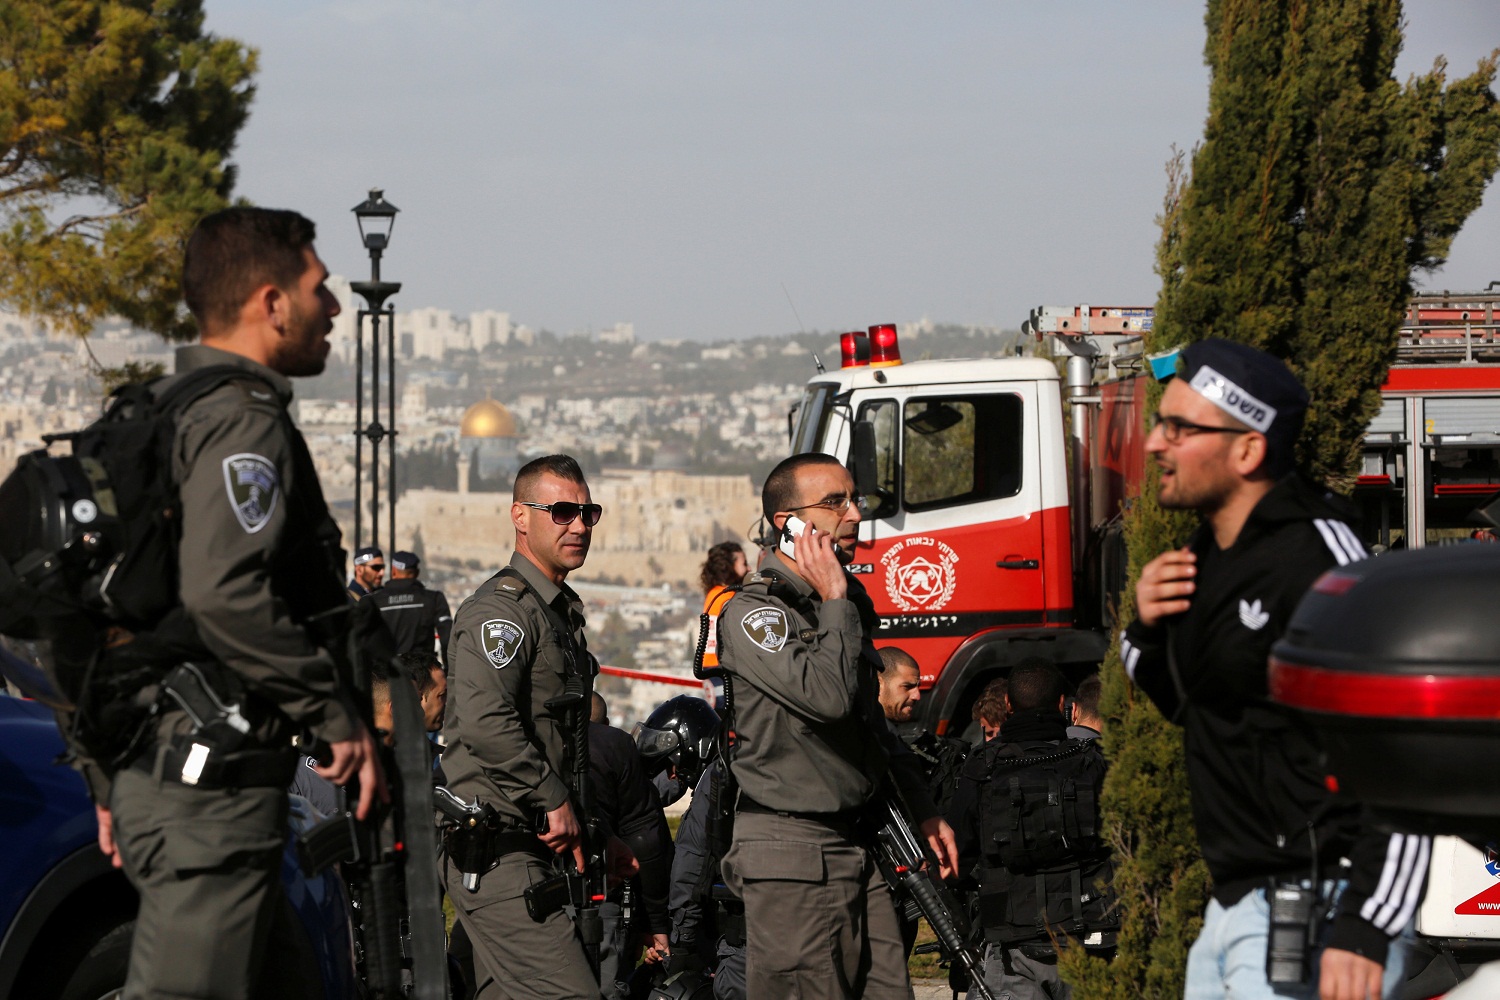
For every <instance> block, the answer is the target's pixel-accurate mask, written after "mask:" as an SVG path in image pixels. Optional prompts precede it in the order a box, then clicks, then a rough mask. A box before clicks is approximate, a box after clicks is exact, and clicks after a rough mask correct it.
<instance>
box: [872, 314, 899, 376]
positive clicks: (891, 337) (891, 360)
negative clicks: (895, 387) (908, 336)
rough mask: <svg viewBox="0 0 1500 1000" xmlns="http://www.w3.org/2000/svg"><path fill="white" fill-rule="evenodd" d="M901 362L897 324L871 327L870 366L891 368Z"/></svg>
mask: <svg viewBox="0 0 1500 1000" xmlns="http://www.w3.org/2000/svg"><path fill="white" fill-rule="evenodd" d="M900 363H901V345H900V344H898V343H896V324H894V323H882V324H880V325H879V326H872V327H870V367H871V368H889V367H891V366H892V365H899V364H900Z"/></svg>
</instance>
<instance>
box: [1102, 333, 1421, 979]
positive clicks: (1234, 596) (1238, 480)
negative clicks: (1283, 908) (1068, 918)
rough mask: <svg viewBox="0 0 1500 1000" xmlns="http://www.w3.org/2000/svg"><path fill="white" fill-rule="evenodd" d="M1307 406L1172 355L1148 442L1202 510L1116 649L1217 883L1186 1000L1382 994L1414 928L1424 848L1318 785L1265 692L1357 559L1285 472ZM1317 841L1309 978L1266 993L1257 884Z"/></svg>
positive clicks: (1214, 357)
mask: <svg viewBox="0 0 1500 1000" xmlns="http://www.w3.org/2000/svg"><path fill="white" fill-rule="evenodd" d="M1307 402H1308V397H1307V392H1306V390H1305V389H1303V388H1302V386H1301V385H1300V384H1299V383H1298V382H1297V380H1296V378H1295V377H1294V376H1293V375H1292V373H1291V372H1290V371H1289V370H1287V368H1286V366H1285V365H1283V364H1282V363H1281V362H1280V361H1278V360H1276V359H1275V358H1272V357H1271V356H1270V355H1268V354H1264V353H1262V352H1260V351H1257V350H1254V349H1253V348H1250V347H1246V346H1245V345H1242V344H1234V343H1230V342H1227V341H1222V340H1208V341H1203V342H1200V343H1197V344H1193V345H1192V346H1190V347H1188V348H1187V349H1186V350H1185V351H1184V352H1183V372H1182V374H1181V375H1180V376H1179V377H1177V378H1176V379H1174V380H1173V381H1172V382H1171V384H1169V385H1168V387H1167V391H1166V393H1165V395H1164V396H1163V397H1162V401H1161V408H1160V412H1159V413H1158V414H1157V416H1156V422H1155V427H1154V428H1153V429H1152V431H1151V435H1150V437H1149V438H1148V439H1147V442H1146V449H1147V451H1148V452H1150V453H1151V455H1152V456H1153V457H1154V458H1155V460H1156V463H1157V465H1158V467H1159V468H1160V470H1161V484H1160V493H1159V500H1160V502H1161V504H1162V506H1163V507H1168V508H1174V509H1185V510H1196V511H1198V512H1199V513H1200V514H1201V515H1202V517H1203V524H1202V526H1201V527H1200V528H1199V530H1198V532H1197V533H1196V534H1195V535H1194V536H1193V538H1192V540H1191V541H1190V542H1189V544H1188V546H1187V547H1185V548H1182V549H1178V550H1175V551H1170V552H1165V553H1163V554H1162V555H1160V556H1158V557H1156V559H1154V560H1152V561H1151V562H1150V563H1148V564H1147V566H1146V567H1145V569H1144V570H1143V571H1142V573H1141V578H1140V581H1139V582H1138V583H1137V584H1136V592H1135V597H1136V613H1137V616H1138V617H1137V619H1136V621H1135V622H1134V623H1133V624H1131V626H1130V627H1129V628H1128V629H1126V631H1125V635H1124V637H1123V641H1122V644H1121V654H1122V657H1123V659H1124V663H1125V668H1126V671H1127V672H1128V673H1129V674H1130V676H1131V678H1132V679H1133V680H1134V681H1135V683H1136V684H1137V685H1139V686H1140V687H1141V689H1142V690H1144V691H1145V692H1146V694H1147V695H1149V696H1150V697H1151V699H1152V700H1153V701H1154V702H1156V704H1157V706H1158V707H1159V708H1160V709H1161V710H1162V712H1163V713H1164V714H1165V715H1166V716H1167V718H1169V719H1171V720H1172V721H1174V722H1176V723H1178V724H1179V725H1181V726H1183V728H1184V730H1185V732H1184V738H1185V743H1186V757H1187V769H1188V783H1189V787H1190V789H1191V793H1192V808H1193V818H1194V821H1195V823H1196V826H1197V829H1198V840H1199V845H1200V847H1201V848H1202V851H1203V856H1204V859H1205V860H1206V861H1207V862H1208V867H1209V871H1210V872H1211V873H1212V875H1213V879H1214V893H1213V901H1212V902H1211V903H1210V905H1209V909H1208V913H1207V916H1206V918H1205V922H1204V926H1203V931H1202V933H1201V934H1200V936H1199V938H1198V941H1197V942H1196V943H1195V944H1194V945H1193V948H1192V951H1191V953H1190V954H1189V957H1188V972H1187V991H1186V996H1187V997H1188V998H1189V1000H1198V998H1200V997H1201V998H1208V997H1214V998H1219V997H1224V996H1234V997H1237V998H1238V997H1273V996H1307V995H1317V996H1320V997H1321V998H1323V1000H1367V998H1373V997H1379V996H1380V994H1381V987H1382V979H1383V978H1384V985H1385V986H1386V987H1387V988H1394V987H1395V986H1396V985H1397V982H1396V981H1397V980H1399V978H1400V977H1399V974H1398V973H1397V971H1396V970H1397V969H1398V968H1399V965H1400V962H1399V952H1398V950H1397V949H1395V948H1389V954H1390V958H1392V959H1395V961H1393V962H1390V963H1388V961H1387V958H1388V944H1389V943H1390V941H1391V939H1392V938H1394V937H1395V936H1396V935H1398V934H1399V933H1400V932H1401V931H1402V929H1403V928H1404V927H1405V926H1406V925H1407V923H1408V922H1409V921H1410V920H1411V918H1412V915H1413V913H1414V912H1415V909H1416V906H1417V903H1418V901H1419V899H1420V894H1421V889H1422V882H1423V879H1424V876H1425V871H1426V859H1427V853H1428V846H1429V845H1428V841H1427V840H1426V839H1425V838H1420V837H1406V836H1401V835H1392V836H1387V835H1384V834H1377V833H1374V832H1373V831H1372V830H1371V829H1370V828H1369V827H1366V826H1363V825H1362V824H1361V822H1360V819H1361V817H1360V813H1359V809H1358V807H1357V806H1355V805H1351V804H1349V803H1347V802H1346V801H1344V800H1336V799H1334V797H1333V796H1332V794H1331V793H1330V792H1329V791H1328V790H1327V789H1326V788H1325V786H1324V783H1323V777H1324V776H1323V771H1322V769H1321V768H1320V766H1319V764H1318V751H1317V747H1316V745H1315V744H1314V742H1313V741H1312V739H1311V737H1310V736H1309V735H1308V734H1307V733H1306V732H1305V731H1303V730H1302V729H1301V728H1299V727H1298V726H1296V724H1295V723H1294V722H1293V721H1292V720H1291V719H1290V718H1288V717H1287V716H1286V715H1285V714H1284V713H1283V712H1281V711H1280V710H1278V708H1277V707H1276V706H1275V705H1274V704H1272V703H1271V702H1270V700H1269V697H1268V691H1267V683H1266V663H1267V657H1268V655H1269V653H1270V649H1271V646H1272V644H1273V643H1274V642H1275V641H1276V640H1277V639H1279V638H1280V637H1281V635H1282V633H1283V632H1284V631H1285V629H1286V626H1287V622H1288V621H1289V619H1290V618H1291V615H1292V611H1293V609H1294V608H1295V607H1296V606H1297V603H1298V601H1299V600H1300V599H1301V597H1302V595H1303V594H1304V593H1305V592H1306V591H1307V589H1308V588H1309V587H1310V586H1311V585H1312V583H1313V582H1314V581H1315V580H1316V579H1317V578H1318V577H1319V576H1321V575H1322V574H1323V573H1324V572H1325V571H1326V570H1328V569H1330V568H1333V567H1335V566H1340V565H1344V564H1346V563H1349V562H1352V561H1354V560H1357V559H1361V558H1363V557H1364V555H1365V551H1364V548H1363V547H1362V546H1361V545H1360V543H1359V541H1358V539H1357V538H1356V537H1355V535H1354V532H1353V531H1352V530H1351V529H1350V528H1349V526H1348V525H1347V524H1346V523H1345V521H1344V515H1343V512H1342V510H1343V508H1342V506H1341V505H1340V504H1339V503H1338V501H1337V500H1336V498H1334V497H1333V496H1332V495H1331V494H1329V493H1328V492H1327V491H1325V490H1323V489H1321V488H1319V487H1317V486H1315V485H1314V484H1312V483H1311V482H1309V481H1308V480H1306V479H1304V478H1302V477H1300V476H1299V475H1298V474H1297V473H1296V472H1294V471H1293V450H1294V447H1295V444H1296V441H1297V437H1298V435H1299V433H1300V431H1301V427H1302V417H1303V414H1304V413H1305V411H1306V408H1307ZM1314 842H1316V860H1317V872H1318V876H1319V878H1320V879H1327V880H1337V882H1338V883H1339V885H1340V886H1342V888H1343V891H1342V894H1341V895H1340V896H1339V900H1338V906H1337V911H1336V916H1335V917H1334V919H1333V920H1332V922H1331V925H1329V926H1325V927H1324V928H1323V934H1322V936H1321V939H1320V943H1321V944H1322V945H1323V946H1324V947H1323V950H1322V954H1321V956H1320V957H1318V956H1315V958H1314V961H1313V964H1312V978H1313V982H1312V983H1310V984H1308V985H1307V986H1306V987H1303V988H1302V990H1301V992H1299V991H1298V988H1296V987H1284V986H1282V987H1276V988H1275V989H1274V990H1273V987H1272V985H1271V984H1270V983H1269V982H1268V981H1267V975H1266V968H1265V957H1266V946H1267V932H1268V928H1269V919H1268V916H1267V904H1266V888H1267V886H1268V885H1270V884H1271V883H1272V882H1275V881H1281V880H1293V881H1294V880H1297V879H1301V878H1307V877H1308V876H1309V874H1310V873H1311V872H1312V870H1313V861H1314V848H1313V843H1314ZM1342 859H1347V860H1348V861H1349V862H1350V863H1351V866H1350V867H1347V868H1342V867H1341V864H1340V862H1341V860H1342ZM1344 883H1347V884H1346V885H1345V884H1344ZM1382 966H1385V967H1386V968H1385V970H1384V971H1385V975H1384V976H1382V973H1383V969H1382ZM1314 990H1315V991H1316V993H1314Z"/></svg>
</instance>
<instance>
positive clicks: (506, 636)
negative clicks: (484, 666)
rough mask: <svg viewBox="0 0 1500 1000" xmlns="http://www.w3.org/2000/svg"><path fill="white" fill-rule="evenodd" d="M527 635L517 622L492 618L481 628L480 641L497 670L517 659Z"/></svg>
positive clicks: (485, 653)
mask: <svg viewBox="0 0 1500 1000" xmlns="http://www.w3.org/2000/svg"><path fill="white" fill-rule="evenodd" d="M524 638H526V633H525V632H522V631H521V626H519V625H517V624H516V623H515V622H508V621H506V620H505V619H504V618H491V619H490V620H489V621H487V622H485V623H484V624H483V625H481V626H479V641H480V643H481V644H482V645H483V646H484V655H485V656H487V657H489V658H490V663H492V664H493V665H494V667H495V669H496V670H499V669H500V668H501V667H503V666H505V665H506V664H507V663H509V662H510V661H511V660H514V659H515V658H516V654H517V653H519V652H520V651H521V640H522V639H524Z"/></svg>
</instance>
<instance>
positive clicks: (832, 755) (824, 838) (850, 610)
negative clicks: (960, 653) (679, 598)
mask: <svg viewBox="0 0 1500 1000" xmlns="http://www.w3.org/2000/svg"><path fill="white" fill-rule="evenodd" d="M862 500H863V498H862V497H858V496H856V495H855V493H854V482H853V480H852V479H851V478H850V476H849V473H848V471H847V470H846V469H845V468H844V467H843V466H842V465H840V464H839V463H838V461H836V460H835V459H833V458H831V457H829V456H827V455H820V454H807V455H796V456H793V457H792V458H789V459H787V460H786V461H784V462H782V463H781V464H780V465H778V466H777V467H776V468H775V469H774V470H772V472H771V475H770V476H769V477H767V479H766V484H765V487H764V489H763V490H762V492H761V503H762V508H763V510H764V512H765V516H766V518H767V520H769V521H770V522H771V525H772V528H773V529H774V530H775V532H776V533H777V534H778V535H779V536H780V537H781V538H782V540H783V542H784V543H785V548H783V549H780V550H778V549H774V548H773V549H769V550H767V552H766V554H765V557H764V559H763V560H762V561H761V566H760V569H759V571H758V572H757V573H756V574H755V575H754V576H753V577H751V580H750V582H748V583H747V584H746V585H745V588H744V589H743V590H742V591H741V592H740V593H739V594H737V595H736V596H735V597H734V598H733V599H731V600H730V602H729V603H728V605H726V606H725V608H724V611H723V613H722V614H721V615H720V617H719V660H720V663H721V665H722V666H723V668H724V669H725V670H726V671H728V673H729V674H730V675H731V680H732V687H733V694H734V705H733V710H734V715H733V719H732V727H733V729H734V732H735V734H736V743H735V747H736V749H735V752H734V756H733V759H732V761H731V762H730V767H731V770H732V772H733V774H734V776H735V778H736V779H737V780H738V781H739V785H740V798H739V803H738V807H737V809H736V814H735V820H734V837H733V842H732V846H731V847H730V849H729V851H728V853H726V854H725V856H724V859H723V865H722V868H723V875H724V880H725V884H726V885H727V886H728V887H729V888H730V889H731V890H733V891H734V892H736V893H738V894H739V895H740V896H741V898H742V899H743V900H744V903H745V924H746V966H747V967H746V995H747V996H750V997H785V996H798V997H802V998H803V1000H811V998H818V997H828V998H849V997H866V998H869V1000H886V998H890V1000H895V998H907V997H910V996H911V984H910V981H909V980H908V978H907V973H906V949H905V946H904V943H903V941H902V938H901V927H900V925H899V923H898V922H897V920H896V912H895V908H894V907H893V906H892V903H891V894H890V891H889V890H888V889H887V887H886V883H885V880H884V879H883V878H882V877H881V874H880V870H879V868H878V867H877V866H876V865H875V862H874V855H873V853H872V852H871V851H870V849H869V848H870V846H871V844H870V841H869V839H868V828H867V825H866V823H865V813H866V811H867V810H868V809H869V807H870V806H871V805H872V804H873V803H875V801H876V797H877V796H879V795H881V794H882V791H883V789H882V785H883V783H884V778H885V777H886V775H887V774H889V775H890V776H891V777H892V778H893V779H894V781H895V783H896V785H897V787H898V788H899V789H900V791H901V794H902V797H903V798H904V799H905V800H906V802H907V803H908V804H909V805H910V806H911V808H912V810H913V811H914V812H915V813H916V816H915V817H914V818H915V819H916V821H917V823H918V824H919V826H920V829H921V833H922V835H923V836H924V837H925V838H926V840H927V842H928V844H930V845H931V847H932V849H933V851H934V853H935V854H936V856H937V858H938V860H939V861H940V862H941V866H942V869H943V872H942V873H943V875H945V876H946V875H947V874H949V872H950V870H951V868H952V867H953V865H954V863H955V861H956V859H957V850H956V849H955V847H954V843H953V831H952V830H951V829H950V828H949V827H948V824H947V823H945V822H944V821H943V820H942V819H941V818H940V817H939V816H938V815H937V809H936V807H935V806H933V804H932V801H931V799H930V798H929V797H928V795H927V791H926V789H925V787H924V785H923V781H922V774H921V770H920V769H919V768H918V767H917V766H916V762H915V759H914V758H913V757H912V756H911V754H910V753H909V752H908V751H907V750H906V749H905V747H903V746H902V745H901V741H900V740H899V739H898V738H897V737H896V735H895V733H893V732H891V730H890V729H889V727H888V726H887V725H886V720H885V714H884V712H883V711H882V710H881V707H880V699H879V680H878V675H879V673H880V668H881V661H880V656H879V654H878V653H877V652H876V651H875V647H874V644H873V643H872V642H871V637H872V636H873V634H874V629H875V628H876V626H877V622H878V619H877V618H876V616H875V609H874V606H873V604H871V602H870V599H869V597H868V596H866V594H865V592H864V588H863V587H862V586H861V585H860V584H859V582H858V580H856V579H855V578H854V577H852V576H850V575H849V574H848V573H847V572H845V570H844V566H845V565H847V564H848V563H849V562H850V561H851V560H852V559H853V556H854V547H855V545H856V543H857V542H858V532H859V522H860V518H861V510H862V508H863V506H864V505H863V503H862V502H861V501H862ZM793 517H796V518H797V519H798V520H800V521H801V522H802V523H803V527H802V528H801V531H800V534H795V535H794V534H793V533H792V532H791V530H789V528H788V522H789V521H790V520H791V518H793ZM792 527H793V528H795V527H796V524H795V522H792ZM786 549H790V553H788V552H787V551H786Z"/></svg>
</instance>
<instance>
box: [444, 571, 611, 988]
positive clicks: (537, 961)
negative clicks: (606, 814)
mask: <svg viewBox="0 0 1500 1000" xmlns="http://www.w3.org/2000/svg"><path fill="white" fill-rule="evenodd" d="M510 566H511V568H512V569H514V570H515V571H516V573H518V574H519V577H520V578H519V579H518V578H517V577H516V576H515V575H513V574H510V573H504V572H502V573H500V574H497V575H496V576H494V577H492V578H491V579H489V580H488V581H486V582H485V583H484V584H482V585H481V586H480V587H479V589H478V590H477V591H475V592H474V594H473V596H471V597H470V598H469V599H468V600H466V601H464V603H463V604H462V605H461V606H460V607H459V609H458V614H457V615H455V616H454V620H453V637H452V639H451V640H450V642H449V645H448V653H449V668H448V669H449V676H448V707H447V713H446V718H445V721H444V725H443V735H444V737H445V738H446V741H447V749H446V750H444V752H443V770H444V772H445V773H446V774H447V776H448V787H449V789H451V790H452V791H453V793H454V794H456V795H458V796H460V797H461V798H463V799H464V800H465V801H473V800H474V799H475V798H476V797H477V798H478V800H479V801H480V802H483V803H488V804H489V805H491V806H493V807H494V809H495V810H496V812H498V813H499V814H500V817H501V821H502V822H503V823H504V825H505V827H506V829H508V830H512V831H534V830H535V829H536V828H537V822H538V820H539V819H540V818H541V817H542V816H543V815H544V814H545V813H547V812H549V811H551V810H553V809H556V808H557V807H558V806H560V805H562V804H563V803H564V802H566V801H567V800H568V797H569V786H568V780H569V775H568V762H569V760H570V758H569V753H570V749H569V742H570V741H569V732H568V728H567V727H568V722H569V720H568V718H567V716H566V715H564V714H562V713H559V712H558V711H556V710H554V709H550V708H548V707H547V701H548V700H549V699H553V698H557V697H559V696H560V695H562V694H564V693H565V690H566V684H567V680H568V678H569V676H570V675H571V673H572V672H573V671H574V670H575V669H578V668H577V666H576V664H577V663H578V662H579V658H580V657H581V655H582V654H583V653H584V652H585V650H586V646H585V643H584V637H583V628H584V619H583V603H582V601H580V600H579V598H578V595H577V594H576V593H574V592H573V590H572V588H570V587H568V586H567V585H566V584H563V585H561V586H560V585H558V584H555V583H553V582H552V581H551V580H549V579H547V578H546V577H545V576H543V575H542V572H541V571H540V570H539V569H537V568H536V566H534V565H533V564H532V563H531V561H530V560H528V559H527V558H526V557H525V556H523V555H521V554H520V553H516V554H515V555H514V556H513V557H512V558H511V561H510ZM547 607H550V608H551V610H552V614H551V615H549V614H548V611H547ZM554 616H555V617H554ZM560 625H566V632H565V631H564V630H563V628H562V627H560ZM586 704H587V703H586V702H585V706H586ZM579 821H580V823H582V821H583V817H579ZM550 873H551V866H550V858H549V855H548V852H547V850H546V848H545V846H544V845H542V843H541V841H540V840H538V841H537V842H536V851H535V853H528V852H525V851H514V852H512V853H508V854H505V855H503V856H501V857H500V859H499V861H498V864H497V865H496V866H495V867H494V868H493V869H491V870H490V871H489V872H488V873H486V874H485V875H484V876H483V877H482V878H481V879H480V883H479V890H478V891H477V892H469V891H468V890H466V889H464V888H463V886H462V881H461V880H462V875H461V874H460V873H459V871H458V870H457V869H456V868H455V867H453V866H452V865H446V866H445V880H446V882H447V888H448V897H449V898H450V899H452V900H453V902H454V905H455V906H456V908H457V910H458V919H459V920H460V921H462V923H463V925H464V929H465V930H466V931H467V932H468V935H469V938H470V940H471V941H472V942H473V944H474V954H475V957H476V959H477V962H476V965H477V969H476V972H477V974H478V977H479V980H480V983H479V989H478V991H477V992H476V996H477V997H482V998H484V1000H492V998H496V997H503V998H508V1000H533V998H535V1000H566V998H588V1000H595V998H597V997H598V996H599V986H598V984H597V983H596V982H595V981H594V978H593V974H592V972H591V971H590V970H589V966H588V961H587V959H586V958H585V957H584V952H583V946H582V945H581V944H580V943H579V941H578V939H577V937H576V936H575V935H574V933H573V923H572V921H571V920H570V919H569V918H568V917H567V916H566V915H565V914H564V913H561V912H559V913H554V914H552V915H551V916H550V917H548V918H547V919H546V920H545V921H544V922H541V923H538V922H536V921H534V920H532V919H531V917H530V916H529V915H528V914H527V912H526V902H525V899H524V898H523V896H522V893H523V892H524V891H525V889H526V887H527V886H529V885H531V884H532V883H534V882H537V881H539V880H541V879H543V878H545V877H547V876H548V875H549V874H550Z"/></svg>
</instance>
